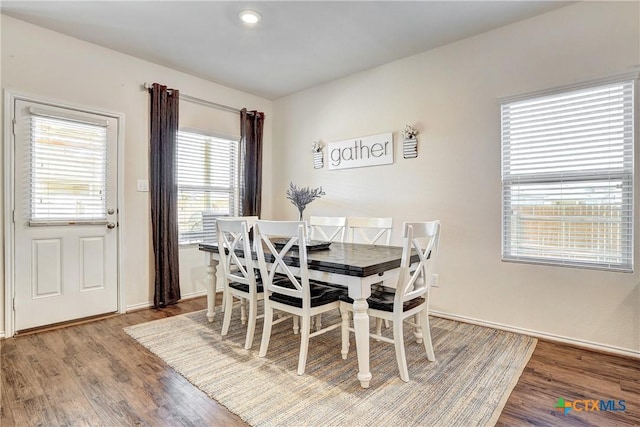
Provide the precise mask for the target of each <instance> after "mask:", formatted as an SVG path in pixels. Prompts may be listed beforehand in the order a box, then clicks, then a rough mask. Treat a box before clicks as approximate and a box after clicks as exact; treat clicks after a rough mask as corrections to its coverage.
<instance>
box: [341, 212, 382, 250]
mask: <svg viewBox="0 0 640 427" xmlns="http://www.w3.org/2000/svg"><path fill="white" fill-rule="evenodd" d="M347 226H348V227H349V241H350V242H352V243H366V244H368V245H380V244H382V245H387V246H388V245H389V243H390V242H391V228H392V227H393V219H392V218H365V217H349V218H347Z"/></svg>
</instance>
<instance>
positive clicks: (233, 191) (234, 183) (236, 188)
mask: <svg viewBox="0 0 640 427" xmlns="http://www.w3.org/2000/svg"><path fill="white" fill-rule="evenodd" d="M181 133H189V134H193V135H197V136H199V137H203V138H213V139H217V140H222V141H226V142H230V143H233V144H235V145H236V147H235V159H234V160H235V161H234V162H233V163H234V169H235V177H234V176H233V170H232V169H230V170H229V173H230V175H229V177H230V183H231V187H230V188H229V189H228V190H227V191H228V194H229V198H230V200H232V201H233V202H232V203H231V204H230V209H229V213H228V214H223V215H213V217H214V218H215V217H224V216H238V215H239V212H240V185H239V180H240V166H241V162H240V152H239V141H240V137H239V136H230V135H225V134H221V133H217V132H213V131H209V130H203V129H196V128H189V127H180V128H179V129H178V134H177V135H176V192H177V199H178V203H179V201H180V195H181V193H182V191H184V190H185V189H189V190H192V191H193V192H197V190H198V189H201V188H204V187H205V186H200V185H184V184H181V183H180V168H179V165H178V162H179V149H180V147H179V145H180V134H181ZM232 151H233V149H232ZM209 189H210V190H209V191H212V192H218V193H224V192H225V190H224V189H221V188H220V187H218V186H215V185H211V186H209ZM202 192H203V194H204V193H205V190H203V191H202ZM179 215H180V212H179V206H178V244H179V245H180V247H188V246H195V245H199V244H201V243H211V242H215V241H216V238H217V237H216V234H215V222H214V223H213V227H212V228H211V229H210V230H205V229H204V227H205V226H204V224H203V229H202V231H199V232H194V234H198V233H200V234H202V235H203V236H202V238H195V239H189V240H185V239H183V233H184V232H185V231H184V230H181V228H180V217H179ZM203 222H204V219H203ZM208 232H210V234H207V236H204V234H206V233H208Z"/></svg>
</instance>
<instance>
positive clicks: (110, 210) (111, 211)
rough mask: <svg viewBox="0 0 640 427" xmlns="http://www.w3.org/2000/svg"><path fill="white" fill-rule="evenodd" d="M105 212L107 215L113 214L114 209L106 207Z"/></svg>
mask: <svg viewBox="0 0 640 427" xmlns="http://www.w3.org/2000/svg"><path fill="white" fill-rule="evenodd" d="M107 213H108V214H109V215H113V214H114V213H115V209H113V208H109V209H107Z"/></svg>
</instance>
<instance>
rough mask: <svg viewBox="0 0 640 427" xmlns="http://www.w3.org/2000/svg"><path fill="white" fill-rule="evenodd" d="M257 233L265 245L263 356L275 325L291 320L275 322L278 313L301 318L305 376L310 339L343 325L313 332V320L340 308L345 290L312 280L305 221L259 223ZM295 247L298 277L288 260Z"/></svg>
mask: <svg viewBox="0 0 640 427" xmlns="http://www.w3.org/2000/svg"><path fill="white" fill-rule="evenodd" d="M254 233H255V238H256V239H259V242H260V243H261V244H258V245H256V246H257V250H258V264H259V265H260V275H261V276H262V283H263V285H264V288H265V300H264V326H263V331H262V342H261V344H260V353H259V356H260V357H265V356H266V354H267V349H268V348H269V341H270V338H271V328H272V325H275V324H277V323H280V322H282V321H284V320H286V319H287V318H288V317H283V318H279V319H275V320H274V318H273V315H274V310H278V311H282V312H285V313H289V314H291V315H293V316H298V317H299V318H300V319H301V327H300V355H299V357H298V375H302V374H304V370H305V366H306V363H307V353H308V349H309V339H310V338H312V337H315V336H317V335H320V334H323V333H325V332H328V331H331V330H333V329H336V328H339V327H340V326H341V322H338V323H335V324H333V325H329V326H326V327H324V328H322V329H320V330H318V331H315V332H313V333H311V318H312V316H316V315H319V314H321V313H325V312H328V311H331V310H337V309H339V307H340V301H339V298H340V296H341V295H342V294H343V293H344V291H343V290H342V289H340V288H336V287H331V286H327V285H326V284H324V283H321V282H317V281H312V280H310V279H309V270H308V267H307V248H306V243H307V230H306V223H305V222H304V221H258V222H257V223H256V225H255V227H254ZM274 238H277V239H279V240H280V239H282V240H280V241H283V243H282V244H281V245H277V246H276V244H275V243H274V242H273V241H272V239H274ZM294 246H297V247H296V248H295V250H296V251H297V252H298V258H299V265H300V266H299V271H298V272H297V275H294V272H293V271H292V270H291V268H290V267H289V266H288V265H287V264H286V263H285V261H284V257H285V255H286V254H287V252H289V251H290V250H291V249H292V248H294ZM278 275H280V276H278Z"/></svg>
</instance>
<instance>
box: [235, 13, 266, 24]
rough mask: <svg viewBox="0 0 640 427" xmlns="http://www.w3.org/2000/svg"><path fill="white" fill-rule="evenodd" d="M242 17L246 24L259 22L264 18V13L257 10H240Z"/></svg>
mask: <svg viewBox="0 0 640 427" xmlns="http://www.w3.org/2000/svg"><path fill="white" fill-rule="evenodd" d="M240 19H241V20H242V22H244V23H245V24H257V23H258V22H260V20H261V19H262V15H260V14H259V13H258V12H256V11H255V10H243V11H242V12H240Z"/></svg>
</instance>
